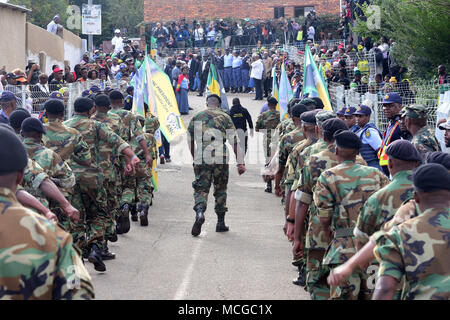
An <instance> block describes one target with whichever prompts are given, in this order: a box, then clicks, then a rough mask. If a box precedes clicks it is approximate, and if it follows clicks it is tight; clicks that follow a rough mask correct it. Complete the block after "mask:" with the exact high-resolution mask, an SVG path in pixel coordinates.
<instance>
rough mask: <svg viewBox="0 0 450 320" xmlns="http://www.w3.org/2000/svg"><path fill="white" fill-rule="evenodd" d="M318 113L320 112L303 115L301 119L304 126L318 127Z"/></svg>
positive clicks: (309, 112) (314, 111)
mask: <svg viewBox="0 0 450 320" xmlns="http://www.w3.org/2000/svg"><path fill="white" fill-rule="evenodd" d="M317 113H318V111H317V112H316V110H313V111H308V112H305V113H303V114H302V116H301V117H300V119H301V120H302V123H303V124H310V125H316V124H317V121H316V114H317Z"/></svg>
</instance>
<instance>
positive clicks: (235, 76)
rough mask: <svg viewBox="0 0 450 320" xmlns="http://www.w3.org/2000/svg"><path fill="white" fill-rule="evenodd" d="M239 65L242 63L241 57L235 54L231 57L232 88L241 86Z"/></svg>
mask: <svg viewBox="0 0 450 320" xmlns="http://www.w3.org/2000/svg"><path fill="white" fill-rule="evenodd" d="M241 65H242V58H241V57H239V56H237V57H233V63H232V68H233V88H234V89H236V90H238V89H239V88H241V87H242V80H241Z"/></svg>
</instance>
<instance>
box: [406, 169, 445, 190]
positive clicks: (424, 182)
mask: <svg viewBox="0 0 450 320" xmlns="http://www.w3.org/2000/svg"><path fill="white" fill-rule="evenodd" d="M413 181H414V188H415V189H416V190H417V191H419V192H425V193H428V192H434V191H439V190H450V173H449V172H448V170H447V168H445V167H444V166H443V165H441V164H438V163H429V164H425V165H423V166H420V167H419V168H417V169H416V170H415V171H414V174H413Z"/></svg>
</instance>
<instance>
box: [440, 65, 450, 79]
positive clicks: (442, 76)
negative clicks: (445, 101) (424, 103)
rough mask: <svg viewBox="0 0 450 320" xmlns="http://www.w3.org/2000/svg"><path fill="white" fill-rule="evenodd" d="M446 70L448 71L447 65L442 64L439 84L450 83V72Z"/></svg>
mask: <svg viewBox="0 0 450 320" xmlns="http://www.w3.org/2000/svg"><path fill="white" fill-rule="evenodd" d="M445 71H446V69H445V66H444V65H442V64H441V65H440V66H439V67H438V73H439V84H446V83H450V77H449V76H448V74H447V73H446V72H445Z"/></svg>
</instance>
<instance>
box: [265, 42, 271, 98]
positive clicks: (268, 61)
mask: <svg viewBox="0 0 450 320" xmlns="http://www.w3.org/2000/svg"><path fill="white" fill-rule="evenodd" d="M263 57H264V58H263V62H264V70H265V76H264V98H268V97H269V94H270V93H271V92H272V68H273V60H272V58H271V57H270V56H269V51H267V50H266V51H264V54H263Z"/></svg>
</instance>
